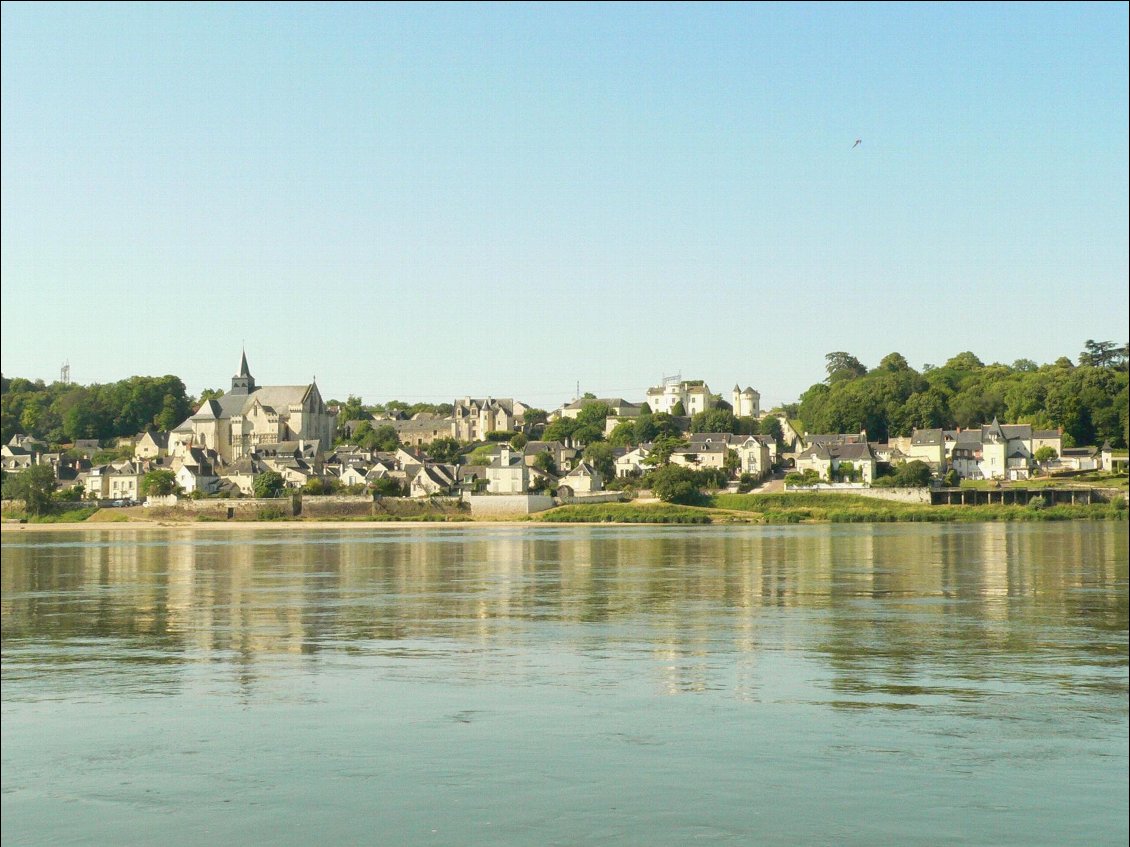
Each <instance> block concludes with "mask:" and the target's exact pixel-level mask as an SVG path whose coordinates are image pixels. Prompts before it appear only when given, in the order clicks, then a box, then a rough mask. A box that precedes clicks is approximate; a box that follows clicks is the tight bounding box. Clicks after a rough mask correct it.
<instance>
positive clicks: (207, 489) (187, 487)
mask: <svg viewBox="0 0 1130 847" xmlns="http://www.w3.org/2000/svg"><path fill="white" fill-rule="evenodd" d="M217 459H218V454H217V453H216V451H215V450H204V449H203V448H200V447H192V448H189V449H188V450H187V451H186V452H184V453H182V454H181V455H180V456H178V457H176V458H175V459H174V460H173V474H174V476H175V477H176V481H177V485H178V486H180V488H181V489H182V490H183V491H184V493H185V494H192V493H193V492H196V491H199V492H200V493H201V494H211V493H212V492H214V491H215V490H216V488H217V486H218V485H219V482H220V479H219V476H218V475H217V473H216V462H217ZM249 487H250V486H249ZM241 490H242V488H241Z"/></svg>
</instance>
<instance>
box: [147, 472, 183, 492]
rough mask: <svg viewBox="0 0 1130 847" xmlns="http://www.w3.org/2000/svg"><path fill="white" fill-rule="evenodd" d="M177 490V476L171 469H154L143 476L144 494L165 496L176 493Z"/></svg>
mask: <svg viewBox="0 0 1130 847" xmlns="http://www.w3.org/2000/svg"><path fill="white" fill-rule="evenodd" d="M176 490H177V477H176V474H174V473H173V472H172V471H170V470H166V469H164V468H159V469H157V470H152V471H150V472H149V473H147V474H146V475H145V476H143V477H142V478H141V494H142V496H147V495H150V494H152V495H154V496H164V495H167V494H175V493H176Z"/></svg>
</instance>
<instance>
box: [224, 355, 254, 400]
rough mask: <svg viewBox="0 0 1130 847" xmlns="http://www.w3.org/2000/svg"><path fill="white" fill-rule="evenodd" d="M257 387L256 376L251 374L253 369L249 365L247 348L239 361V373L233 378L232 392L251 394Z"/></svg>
mask: <svg viewBox="0 0 1130 847" xmlns="http://www.w3.org/2000/svg"><path fill="white" fill-rule="evenodd" d="M257 387H258V386H256V385H255V377H253V376H252V375H251V370H250V369H249V368H248V367H247V351H246V350H245V351H243V355H242V358H241V359H240V362H239V373H238V374H236V375H235V376H233V377H232V378H231V393H232V394H251V393H252V392H254V391H255V389H256V388H257Z"/></svg>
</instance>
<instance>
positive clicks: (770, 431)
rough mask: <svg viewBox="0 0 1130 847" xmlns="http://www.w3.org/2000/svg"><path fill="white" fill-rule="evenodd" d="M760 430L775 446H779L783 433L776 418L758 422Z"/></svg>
mask: <svg viewBox="0 0 1130 847" xmlns="http://www.w3.org/2000/svg"><path fill="white" fill-rule="evenodd" d="M760 429H761V434H762V435H768V436H769V437H770V438H772V439H773V440H774V441H776V442H777V444H780V443H781V442H782V441H783V440H784V437H785V433H784V431H783V430H782V429H781V421H780V420H779V419H777V418H773V417H769V418H765V419H764V420H762V421H760Z"/></svg>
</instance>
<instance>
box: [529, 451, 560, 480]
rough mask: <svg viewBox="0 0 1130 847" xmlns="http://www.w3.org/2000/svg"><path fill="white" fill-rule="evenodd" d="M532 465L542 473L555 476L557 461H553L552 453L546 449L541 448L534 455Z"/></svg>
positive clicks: (556, 473)
mask: <svg viewBox="0 0 1130 847" xmlns="http://www.w3.org/2000/svg"><path fill="white" fill-rule="evenodd" d="M534 467H535V468H537V469H538V470H539V471H541V472H542V473H547V474H550V475H552V476H557V475H558V471H557V463H556V462H554V461H553V454H552V453H550V452H549V451H548V450H542V451H541V452H540V453H538V454H537V455H536V456H534Z"/></svg>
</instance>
